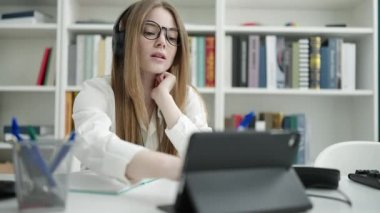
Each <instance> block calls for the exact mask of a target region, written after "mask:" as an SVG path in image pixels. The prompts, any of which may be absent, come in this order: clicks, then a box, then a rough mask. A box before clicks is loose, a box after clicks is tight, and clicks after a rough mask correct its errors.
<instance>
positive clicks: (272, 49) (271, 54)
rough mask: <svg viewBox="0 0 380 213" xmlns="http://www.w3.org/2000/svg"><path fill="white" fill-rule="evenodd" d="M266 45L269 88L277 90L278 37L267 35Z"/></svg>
mask: <svg viewBox="0 0 380 213" xmlns="http://www.w3.org/2000/svg"><path fill="white" fill-rule="evenodd" d="M265 44H266V66H267V68H266V70H267V88H268V89H274V88H276V81H277V78H276V67H277V62H276V36H272V35H267V36H266V37H265Z"/></svg>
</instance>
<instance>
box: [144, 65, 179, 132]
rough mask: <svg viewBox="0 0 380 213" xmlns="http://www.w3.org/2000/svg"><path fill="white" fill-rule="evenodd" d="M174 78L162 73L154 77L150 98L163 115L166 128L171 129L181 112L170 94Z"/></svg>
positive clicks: (174, 82) (171, 75)
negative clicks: (153, 86)
mask: <svg viewBox="0 0 380 213" xmlns="http://www.w3.org/2000/svg"><path fill="white" fill-rule="evenodd" d="M176 81H177V80H176V77H175V76H174V75H173V74H171V73H169V72H164V73H161V74H159V75H157V77H156V82H155V86H156V87H155V88H153V90H152V93H151V97H152V98H153V100H154V101H155V102H156V104H157V106H158V108H159V109H160V110H161V112H162V114H163V115H164V118H165V121H166V125H167V128H169V129H171V128H172V127H173V126H174V125H175V124H176V123H177V121H178V119H179V117H180V116H181V114H182V112H181V110H180V109H179V108H178V106H177V104H176V103H175V101H174V99H173V97H172V96H171V94H170V91H172V89H173V87H174V86H175V84H176Z"/></svg>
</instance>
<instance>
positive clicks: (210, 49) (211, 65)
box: [205, 36, 215, 87]
mask: <svg viewBox="0 0 380 213" xmlns="http://www.w3.org/2000/svg"><path fill="white" fill-rule="evenodd" d="M205 70H206V87H215V37H214V36H207V37H206V69H205Z"/></svg>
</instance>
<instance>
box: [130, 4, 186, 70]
mask: <svg viewBox="0 0 380 213" xmlns="http://www.w3.org/2000/svg"><path fill="white" fill-rule="evenodd" d="M157 36H158V38H157ZM178 39H179V33H178V30H177V26H176V23H175V20H174V18H173V16H172V15H171V14H170V12H169V11H167V10H166V9H164V8H162V7H156V8H154V9H153V10H151V11H150V12H149V13H148V15H147V17H146V19H145V20H144V24H143V29H142V31H141V36H140V39H139V47H140V50H139V51H138V52H139V58H140V62H141V64H140V67H141V70H142V71H143V72H148V73H152V74H159V73H163V72H165V71H167V70H168V69H169V68H170V67H171V65H172V63H173V60H174V57H175V54H176V52H177V46H175V45H172V44H176V42H178V41H179V40H178ZM132 54H133V53H132Z"/></svg>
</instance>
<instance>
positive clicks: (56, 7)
mask: <svg viewBox="0 0 380 213" xmlns="http://www.w3.org/2000/svg"><path fill="white" fill-rule="evenodd" d="M131 2H133V1H128V0H109V1H105V0H57V1H49V0H32V1H27V0H19V1H16V2H15V3H13V1H11V0H5V1H2V2H1V3H0V13H1V12H4V11H7V10H10V9H20V8H21V9H25V8H27V9H34V8H38V9H41V10H43V11H46V12H49V14H51V13H52V15H53V16H54V17H55V20H56V22H55V23H49V24H38V25H32V26H26V25H14V26H13V25H12V26H9V25H3V24H0V64H2V67H1V68H0V70H1V73H2V74H4V73H5V76H7V78H6V79H7V80H4V79H5V78H2V79H0V125H4V124H5V123H8V122H9V117H10V116H11V115H13V114H15V115H18V116H19V117H20V119H21V120H22V121H24V122H29V121H30V122H31V123H40V124H53V123H54V125H55V127H56V128H55V130H56V132H55V134H56V137H63V134H64V120H65V115H64V112H65V92H66V91H79V90H80V86H75V87H72V86H68V85H67V73H68V64H67V63H68V62H67V61H68V47H69V44H70V43H71V42H73V41H74V40H75V37H76V35H78V34H82V33H84V34H95V33H96V34H105V35H111V34H112V27H113V22H114V20H115V19H116V18H117V16H118V15H119V14H120V13H121V12H122V11H123V10H124V9H125V8H126V7H127V6H128V5H129V4H131ZM171 2H172V3H173V4H174V5H175V6H176V7H177V9H178V10H179V13H180V14H181V16H182V18H183V20H184V22H185V26H186V29H187V30H188V32H189V34H190V35H215V37H216V62H215V66H216V87H215V88H212V89H210V88H200V89H199V91H200V93H201V94H202V96H203V97H204V99H205V101H206V104H207V107H208V111H209V121H210V125H211V126H212V127H214V129H216V130H223V129H224V118H225V117H226V116H228V115H230V114H232V113H242V114H243V113H246V112H248V111H251V110H255V111H257V112H261V111H281V112H283V113H285V114H289V113H305V114H306V119H307V122H308V123H307V125H308V129H309V130H310V132H309V135H310V143H311V144H310V145H311V158H312V159H313V158H315V157H316V155H317V154H318V153H319V152H320V151H321V150H322V149H323V148H325V147H327V146H328V145H330V144H333V143H336V142H340V141H344V140H356V139H358V140H359V139H360V140H378V127H379V124H378V89H377V88H378V82H377V79H378V74H377V71H378V65H377V64H378V50H377V48H374V47H377V45H378V28H377V26H378V23H377V18H378V11H377V8H378V5H377V4H378V2H377V0H319V1H313V0H194V1H181V0H173V1H171ZM86 20H87V21H91V20H102V21H104V22H105V23H104V24H81V23H77V21H86ZM244 22H257V23H261V26H255V27H252V26H250V27H246V26H242V25H241V24H242V23H244ZM287 22H295V23H297V24H298V25H297V27H285V26H284V25H285V23H287ZM331 23H345V24H347V27H344V28H339V27H332V28H330V27H324V26H325V25H326V24H331ZM234 34H256V35H261V36H265V35H268V34H271V35H283V36H289V37H308V36H313V35H319V36H322V37H329V36H336V37H341V38H343V39H344V40H345V41H349V42H353V43H355V44H356V45H357V58H356V62H357V67H356V70H357V75H356V80H357V82H356V84H357V89H356V90H355V91H344V90H296V89H252V88H231V86H230V85H228V84H227V85H226V83H225V78H226V76H227V75H230V73H229V72H231V70H228V69H226V67H224V60H226V58H225V55H224V54H225V51H224V50H225V48H224V43H225V37H226V35H234ZM46 45H53V46H54V47H53V48H54V50H55V51H56V54H55V59H56V60H55V67H56V71H57V72H56V77H57V79H56V86H55V87H46V88H39V87H36V86H33V85H34V80H35V78H36V73H37V72H38V70H37V71H33V72H35V73H32V71H31V70H32V67H33V66H34V67H38V66H39V64H40V59H41V54H42V50H41V51H39V48H41V49H42V48H43V47H45V46H46ZM3 50H7V51H3ZM21 50H23V51H21ZM37 53H38V54H37ZM16 54H17V60H16V59H15V57H14V56H15V55H16ZM20 61H22V62H23V63H20ZM25 70H28V71H27V72H26V71H25ZM3 76H4V75H3ZM8 76H9V77H8ZM27 79H29V80H27ZM34 102H35V103H34ZM33 103H34V105H35V106H34V105H33V107H31V105H30V104H33ZM38 104H39V105H38ZM14 105H17V106H16V107H14ZM53 106H54V107H53ZM31 115H36V116H31Z"/></svg>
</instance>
